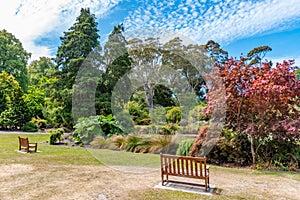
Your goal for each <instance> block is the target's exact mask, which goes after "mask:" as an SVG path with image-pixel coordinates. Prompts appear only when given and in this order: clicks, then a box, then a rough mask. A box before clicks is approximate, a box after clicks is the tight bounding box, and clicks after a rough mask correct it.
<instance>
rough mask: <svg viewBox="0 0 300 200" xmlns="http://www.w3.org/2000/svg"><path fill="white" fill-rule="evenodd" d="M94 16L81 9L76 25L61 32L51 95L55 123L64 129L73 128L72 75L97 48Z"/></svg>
mask: <svg viewBox="0 0 300 200" xmlns="http://www.w3.org/2000/svg"><path fill="white" fill-rule="evenodd" d="M99 38H100V36H99V34H98V29H97V22H96V17H95V15H94V14H91V13H90V10H89V9H81V11H80V15H79V16H78V17H77V18H76V22H75V23H74V24H73V25H72V26H71V28H69V30H68V31H66V32H64V36H63V37H61V38H60V39H61V45H60V46H59V47H58V51H57V55H56V63H57V69H58V70H59V73H57V74H56V77H57V78H58V80H57V81H56V82H55V87H56V89H57V92H56V93H55V94H54V95H53V96H52V102H56V103H57V104H59V105H57V106H58V108H60V109H58V110H56V111H57V112H56V114H55V117H56V120H57V121H56V123H58V124H61V125H65V126H68V127H72V126H73V117H72V112H71V111H72V93H73V90H72V88H73V84H74V82H75V78H76V75H77V73H78V71H79V69H80V67H81V65H82V64H83V62H84V60H85V59H86V58H87V57H88V55H89V54H90V53H91V52H92V51H93V50H94V49H96V48H98V47H99V46H100V43H99V41H98V39H99Z"/></svg>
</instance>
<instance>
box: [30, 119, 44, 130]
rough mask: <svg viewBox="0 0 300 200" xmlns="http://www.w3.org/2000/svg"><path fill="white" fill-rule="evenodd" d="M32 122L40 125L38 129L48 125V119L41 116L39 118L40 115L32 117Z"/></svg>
mask: <svg viewBox="0 0 300 200" xmlns="http://www.w3.org/2000/svg"><path fill="white" fill-rule="evenodd" d="M31 122H32V123H34V124H35V125H36V126H37V127H38V129H44V128H46V126H47V120H45V119H41V118H39V117H37V118H35V117H34V118H32V119H31Z"/></svg>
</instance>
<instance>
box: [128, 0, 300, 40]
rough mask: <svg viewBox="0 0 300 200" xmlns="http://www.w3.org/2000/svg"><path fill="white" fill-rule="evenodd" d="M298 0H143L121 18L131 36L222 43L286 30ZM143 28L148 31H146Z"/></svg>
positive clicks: (296, 18) (297, 18) (294, 18)
mask: <svg viewBox="0 0 300 200" xmlns="http://www.w3.org/2000/svg"><path fill="white" fill-rule="evenodd" d="M299 10H300V1H299V0H289V1H282V0H263V1H257V0H250V1H248V0H214V1H213V0H202V1H201V0H198V1H191V0H182V1H180V3H179V2H177V1H175V2H174V1H173V2H172V3H171V2H169V1H168V0H164V1H146V3H145V4H144V5H143V6H141V7H139V8H137V9H136V11H135V12H134V13H132V14H131V15H130V16H129V17H127V19H126V20H125V27H127V29H128V35H130V36H131V37H134V36H138V35H147V34H148V36H159V35H163V34H164V33H166V32H168V34H170V32H172V33H174V34H178V33H179V34H182V35H185V36H186V37H189V38H191V39H192V40H193V41H196V42H198V43H205V42H206V41H207V40H209V39H213V40H215V41H217V42H220V43H222V44H228V43H229V42H231V41H233V40H236V39H241V38H245V37H250V36H255V35H259V34H263V33H267V32H276V31H280V30H285V29H290V28H292V26H293V25H294V24H295V23H294V22H295V21H298V22H299V21H300V12H299ZM147 30H149V32H148V33H147Z"/></svg>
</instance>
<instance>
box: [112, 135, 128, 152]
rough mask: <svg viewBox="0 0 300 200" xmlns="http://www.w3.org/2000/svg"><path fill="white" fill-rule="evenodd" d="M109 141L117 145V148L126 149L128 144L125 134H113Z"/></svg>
mask: <svg viewBox="0 0 300 200" xmlns="http://www.w3.org/2000/svg"><path fill="white" fill-rule="evenodd" d="M108 142H109V143H112V144H113V145H115V147H116V148H118V149H120V150H124V149H125V145H126V138H125V137H124V136H123V135H112V136H111V137H110V138H108Z"/></svg>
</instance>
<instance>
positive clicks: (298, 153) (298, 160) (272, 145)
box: [257, 137, 300, 171]
mask: <svg viewBox="0 0 300 200" xmlns="http://www.w3.org/2000/svg"><path fill="white" fill-rule="evenodd" d="M257 157H258V161H259V162H258V167H263V168H269V167H279V168H281V169H282V170H293V171H299V169H300V146H299V145H297V144H295V143H292V142H287V141H277V140H274V139H273V138H271V137H269V138H266V139H265V140H263V141H260V148H259V149H258V150H257Z"/></svg>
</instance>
